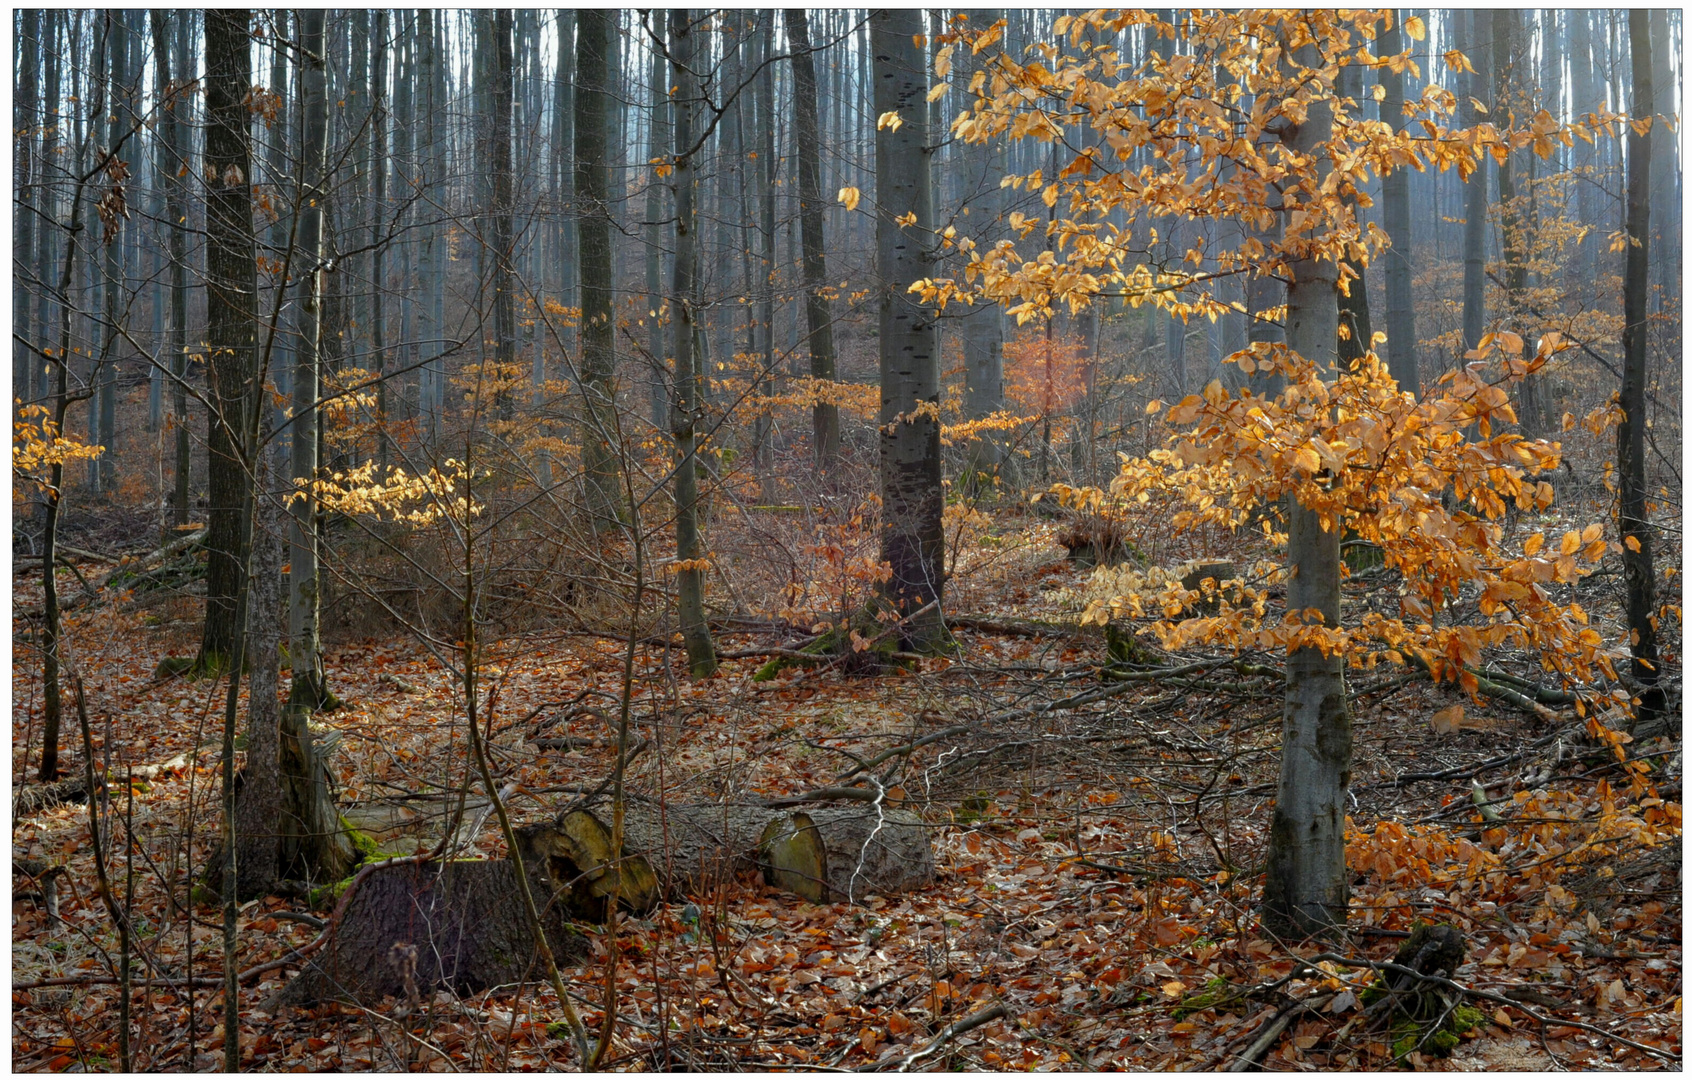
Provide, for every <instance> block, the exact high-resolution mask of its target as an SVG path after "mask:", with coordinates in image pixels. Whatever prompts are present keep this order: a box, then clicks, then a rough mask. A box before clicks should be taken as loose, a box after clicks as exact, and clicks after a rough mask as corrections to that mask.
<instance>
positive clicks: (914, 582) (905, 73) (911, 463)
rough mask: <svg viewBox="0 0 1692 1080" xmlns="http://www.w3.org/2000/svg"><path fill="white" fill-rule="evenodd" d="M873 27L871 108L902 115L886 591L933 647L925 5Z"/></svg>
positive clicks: (933, 401) (889, 188)
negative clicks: (923, 283)
mask: <svg viewBox="0 0 1692 1080" xmlns="http://www.w3.org/2000/svg"><path fill="white" fill-rule="evenodd" d="M870 32H871V38H872V45H873V48H874V51H875V95H874V100H875V109H874V112H875V115H876V116H877V117H883V116H886V115H887V114H888V113H897V114H898V116H899V118H900V119H901V120H902V121H903V123H901V124H897V125H895V124H892V123H885V124H880V125H878V130H877V132H876V139H875V199H876V244H875V246H876V276H877V278H878V279H879V284H880V287H881V290H882V293H881V320H880V350H881V413H880V419H879V422H880V428H881V431H880V442H881V514H882V527H881V558H882V561H883V562H886V563H887V564H888V565H889V566H890V567H891V568H892V571H893V573H892V577H891V578H890V579H889V581H888V582H887V584H886V585H885V586H884V591H885V595H886V597H887V600H888V601H889V602H890V603H891V605H892V608H893V610H894V611H895V612H896V613H897V614H898V615H899V616H901V617H902V618H905V619H906V620H907V621H906V622H905V623H904V624H903V625H902V627H901V631H900V635H899V636H900V639H901V641H902V642H903V644H904V645H905V646H906V647H907V648H916V649H928V648H933V647H935V646H937V645H939V644H940V640H941V637H942V635H943V634H944V632H945V630H944V625H943V624H942V622H941V613H940V605H939V601H940V598H941V595H942V593H943V591H944V587H945V582H944V571H943V567H942V557H943V546H944V545H943V537H942V534H941V529H940V512H941V509H942V505H943V492H942V490H941V486H940V417H939V401H940V349H939V341H938V337H937V334H936V327H935V318H934V313H933V312H932V311H931V310H929V309H927V308H924V307H923V306H922V305H921V304H920V303H918V302H916V301H915V300H914V299H913V298H912V297H911V295H910V294H909V293H908V292H906V289H907V288H909V287H910V285H911V284H912V283H913V282H916V281H919V280H921V279H924V278H927V277H929V276H931V273H932V267H933V262H934V253H933V250H932V247H931V245H932V244H933V243H934V232H933V230H934V199H933V190H932V184H931V183H930V178H929V169H928V154H929V143H930V136H929V131H928V108H927V103H926V101H925V100H924V99H925V98H926V96H927V91H928V85H927V83H928V78H927V73H926V70H925V68H924V64H923V55H922V50H921V49H920V48H918V47H917V45H916V42H915V39H916V38H918V37H920V36H921V35H922V13H921V12H920V11H918V10H915V9H900V10H883V11H876V12H875V13H873V14H872V15H871V16H870ZM900 219H903V221H904V223H901V220H900ZM924 609H927V610H926V611H925V610H924ZM919 612H922V613H921V614H918V613H919Z"/></svg>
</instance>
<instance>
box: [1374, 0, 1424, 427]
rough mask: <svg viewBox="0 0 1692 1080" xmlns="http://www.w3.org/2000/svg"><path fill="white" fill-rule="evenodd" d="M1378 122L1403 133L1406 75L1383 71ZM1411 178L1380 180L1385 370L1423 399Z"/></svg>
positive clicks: (1387, 46) (1393, 36)
mask: <svg viewBox="0 0 1692 1080" xmlns="http://www.w3.org/2000/svg"><path fill="white" fill-rule="evenodd" d="M1380 49H1381V55H1383V56H1396V55H1397V54H1398V53H1399V52H1400V51H1402V50H1403V49H1404V39H1403V37H1402V36H1401V35H1400V33H1399V17H1398V13H1397V12H1394V13H1393V21H1392V25H1391V26H1390V27H1388V28H1387V29H1386V30H1384V31H1383V32H1382V33H1381V37H1380ZM1380 76H1381V89H1382V90H1383V91H1385V96H1384V97H1382V98H1381V120H1382V121H1383V122H1384V123H1386V124H1387V125H1388V126H1389V127H1391V128H1392V130H1393V131H1395V132H1401V131H1403V130H1404V73H1403V72H1401V71H1400V72H1394V71H1393V70H1392V69H1391V68H1381V69H1380ZM1410 174H1411V170H1409V169H1407V168H1400V169H1394V170H1393V171H1392V172H1390V173H1388V174H1387V175H1386V176H1384V177H1382V178H1381V217H1382V225H1383V227H1384V228H1385V229H1386V233H1387V235H1388V236H1390V237H1391V238H1392V247H1390V248H1388V249H1387V250H1386V253H1385V254H1384V255H1383V256H1382V262H1383V264H1384V266H1383V269H1384V271H1385V273H1384V275H1383V276H1384V277H1385V279H1386V334H1387V340H1386V353H1387V367H1388V370H1390V371H1391V372H1392V377H1393V379H1395V380H1396V381H1397V382H1398V388H1399V389H1400V390H1407V391H1409V392H1410V393H1412V394H1415V395H1417V396H1418V397H1420V396H1421V393H1422V382H1421V372H1420V370H1419V369H1418V367H1417V364H1416V303H1415V298H1414V297H1413V295H1412V293H1411V282H1412V278H1413V275H1414V265H1413V257H1412V250H1411V236H1410Z"/></svg>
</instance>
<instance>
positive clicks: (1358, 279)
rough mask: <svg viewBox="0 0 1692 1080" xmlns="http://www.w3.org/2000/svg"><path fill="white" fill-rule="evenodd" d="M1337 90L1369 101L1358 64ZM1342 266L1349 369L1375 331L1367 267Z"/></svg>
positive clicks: (1343, 346)
mask: <svg viewBox="0 0 1692 1080" xmlns="http://www.w3.org/2000/svg"><path fill="white" fill-rule="evenodd" d="M1334 89H1335V91H1336V92H1337V93H1338V94H1339V96H1340V97H1345V98H1350V99H1352V100H1353V101H1355V102H1357V103H1358V108H1362V103H1363V101H1364V100H1365V99H1364V97H1363V68H1362V67H1361V66H1360V65H1358V64H1347V65H1345V66H1344V67H1342V68H1340V72H1339V78H1338V79H1337V80H1335V83H1334ZM1346 202H1348V203H1349V204H1350V206H1351V212H1352V214H1353V216H1354V217H1356V218H1357V223H1358V227H1359V228H1362V227H1363V224H1364V222H1363V215H1362V213H1361V208H1360V207H1359V206H1358V205H1357V199H1356V196H1354V195H1353V196H1347V197H1346ZM1341 265H1342V266H1343V267H1344V272H1345V273H1346V274H1347V275H1348V276H1349V278H1350V280H1349V282H1348V284H1347V286H1346V287H1345V288H1344V289H1341V290H1340V293H1339V301H1338V302H1339V325H1340V328H1341V330H1342V331H1343V333H1342V334H1341V336H1340V340H1339V361H1340V366H1341V367H1342V368H1349V367H1350V366H1351V364H1352V363H1354V362H1355V361H1357V360H1361V359H1362V358H1363V356H1364V354H1365V353H1367V352H1368V351H1369V349H1370V347H1371V344H1372V342H1373V340H1374V328H1373V325H1372V324H1371V322H1370V320H1369V288H1368V278H1367V277H1366V276H1365V267H1364V265H1363V264H1362V263H1360V262H1358V261H1357V260H1356V259H1353V258H1350V257H1349V256H1348V257H1346V258H1345V259H1342V260H1341Z"/></svg>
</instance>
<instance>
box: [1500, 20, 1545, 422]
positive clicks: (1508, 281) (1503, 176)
mask: <svg viewBox="0 0 1692 1080" xmlns="http://www.w3.org/2000/svg"><path fill="white" fill-rule="evenodd" d="M1518 19H1519V16H1518V15H1517V13H1516V11H1515V9H1514V8H1494V9H1493V11H1492V78H1493V94H1492V100H1493V109H1494V111H1495V112H1497V113H1498V116H1497V118H1496V119H1495V122H1496V123H1498V124H1499V125H1500V126H1503V125H1504V124H1505V123H1507V122H1509V121H1510V119H1511V117H1512V116H1516V117H1521V116H1522V114H1523V113H1524V112H1525V111H1526V105H1527V98H1526V96H1525V95H1524V94H1523V92H1522V90H1521V89H1520V83H1519V81H1518V80H1517V78H1516V74H1517V72H1516V66H1515V65H1516V61H1517V51H1516V39H1517V37H1518V33H1519V29H1520V27H1519V23H1518ZM1518 106H1521V107H1518ZM1498 224H1499V232H1500V234H1501V237H1502V241H1503V243H1502V247H1503V251H1504V303H1505V308H1506V310H1507V311H1508V313H1509V320H1510V329H1512V330H1514V331H1515V332H1516V333H1518V334H1520V335H1521V336H1522V338H1523V340H1526V341H1532V340H1533V335H1532V334H1530V333H1529V332H1528V328H1527V324H1526V318H1527V312H1526V311H1525V310H1524V309H1523V306H1522V297H1523V294H1524V293H1525V292H1526V291H1527V236H1526V229H1527V228H1528V227H1529V223H1528V221H1527V219H1526V217H1525V215H1524V214H1523V213H1522V207H1521V204H1520V202H1519V201H1518V200H1517V197H1516V180H1515V172H1514V170H1513V168H1512V163H1511V161H1510V158H1509V157H1508V156H1506V157H1505V159H1504V160H1503V161H1500V162H1499V163H1498ZM1516 419H1517V421H1518V422H1519V423H1520V425H1521V430H1522V434H1523V435H1526V436H1527V437H1528V438H1538V437H1539V436H1540V434H1541V432H1543V431H1544V430H1545V423H1544V417H1543V416H1542V415H1541V412H1540V407H1539V376H1537V375H1529V376H1527V377H1526V378H1524V379H1523V380H1522V382H1521V385H1520V386H1519V387H1518V389H1517V398H1516Z"/></svg>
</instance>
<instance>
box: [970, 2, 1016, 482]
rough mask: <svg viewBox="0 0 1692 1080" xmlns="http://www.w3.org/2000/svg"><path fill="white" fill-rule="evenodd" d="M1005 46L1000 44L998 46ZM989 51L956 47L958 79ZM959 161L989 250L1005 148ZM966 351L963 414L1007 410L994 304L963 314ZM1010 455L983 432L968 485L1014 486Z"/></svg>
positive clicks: (973, 17)
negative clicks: (989, 482) (983, 481)
mask: <svg viewBox="0 0 1692 1080" xmlns="http://www.w3.org/2000/svg"><path fill="white" fill-rule="evenodd" d="M967 14H968V16H969V22H968V28H969V29H970V30H971V31H973V32H980V31H983V30H986V29H988V28H989V27H991V26H992V25H993V24H994V23H996V22H998V21H999V20H1000V19H1001V18H1003V14H1002V13H1001V12H1000V11H998V10H997V9H979V10H975V11H970V12H967ZM1000 46H1001V47H1002V46H1003V42H1001V43H1000ZM993 51H996V50H990V51H987V52H982V53H979V54H973V53H971V52H970V51H969V50H967V49H960V50H959V52H961V53H963V56H961V57H960V59H959V61H958V62H959V66H960V67H962V68H963V69H964V70H963V71H960V72H959V78H960V80H961V81H962V82H963V83H964V84H965V85H967V84H968V81H969V79H970V78H972V77H973V76H974V73H975V72H976V71H977V70H980V69H981V68H982V66H983V61H984V60H985V59H986V58H987V57H990V56H992V55H993ZM960 157H961V158H962V160H961V162H960V167H961V172H962V176H961V179H962V182H963V191H964V198H965V200H966V201H967V204H968V205H969V209H970V219H971V225H972V227H971V229H970V239H971V240H973V241H975V244H976V247H977V248H978V249H979V250H981V251H987V250H990V249H991V248H992V246H993V245H994V244H995V243H997V242H998V241H999V239H1000V238H1001V237H1002V236H1004V232H1005V230H1004V226H1003V224H1002V221H1001V219H1002V218H1003V217H1004V213H1005V195H1004V190H1003V189H1002V188H1000V187H999V182H1000V181H1001V180H1003V179H1004V176H1005V144H1004V141H1003V140H1000V139H994V140H992V141H991V142H988V143H976V142H969V143H965V144H963V146H962V147H961V153H960ZM962 321H963V335H962V336H963V353H964V415H965V416H966V417H967V418H968V419H970V420H980V419H982V418H984V417H988V416H991V415H993V414H994V413H996V412H1002V411H1003V410H1004V408H1005V314H1004V308H1003V307H1001V306H1000V305H999V304H996V303H983V304H981V305H979V306H976V307H973V308H971V309H970V310H969V311H968V312H967V313H965V314H964V316H963V320H962ZM1009 464H1010V456H1009V455H1008V454H1007V452H1006V450H1005V442H1004V439H1003V437H1002V436H1000V435H998V434H983V435H980V436H978V437H976V438H975V439H974V440H973V441H971V443H970V447H969V458H968V463H967V464H966V466H965V477H966V483H967V484H969V485H974V484H977V483H979V482H980V479H981V478H983V477H991V478H994V479H996V480H997V481H998V482H999V483H1001V484H1007V485H1009V486H1011V487H1014V486H1015V481H1014V480H1013V478H1012V477H1011V476H1010V475H1008V472H1009V470H1008V468H1007V467H1008V466H1009Z"/></svg>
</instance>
